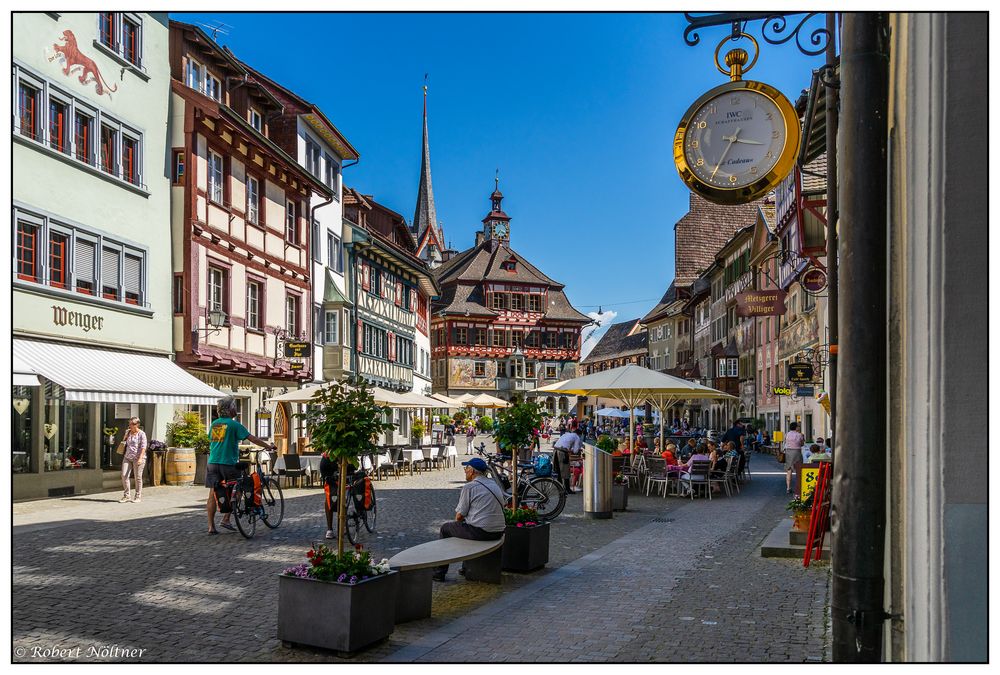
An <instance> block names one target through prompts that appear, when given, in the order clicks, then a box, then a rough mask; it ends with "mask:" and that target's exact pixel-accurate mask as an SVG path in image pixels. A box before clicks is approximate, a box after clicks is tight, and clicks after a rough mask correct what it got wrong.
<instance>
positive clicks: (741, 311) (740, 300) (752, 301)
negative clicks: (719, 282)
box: [736, 290, 788, 317]
mask: <svg viewBox="0 0 1000 675" xmlns="http://www.w3.org/2000/svg"><path fill="white" fill-rule="evenodd" d="M787 295H788V294H787V292H785V291H778V290H773V291H746V292H745V293H737V294H736V316H742V317H753V316H781V315H782V314H784V313H785V297H786V296H787Z"/></svg>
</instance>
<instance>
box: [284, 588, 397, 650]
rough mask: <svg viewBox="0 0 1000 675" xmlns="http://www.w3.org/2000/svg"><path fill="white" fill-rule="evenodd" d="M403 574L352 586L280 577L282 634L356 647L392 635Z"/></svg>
mask: <svg viewBox="0 0 1000 675" xmlns="http://www.w3.org/2000/svg"><path fill="white" fill-rule="evenodd" d="M398 584H399V573H398V572H395V571H391V572H389V573H388V574H380V575H378V576H375V577H372V578H370V579H366V580H365V581H360V582H358V583H356V584H354V585H351V584H339V583H337V582H335V581H317V580H316V579H301V578H299V577H287V576H283V575H282V576H279V577H278V639H279V640H281V641H283V642H285V643H288V644H290V645H292V646H294V645H309V646H311V647H320V648H323V649H332V650H335V651H338V652H344V653H349V652H355V651H357V650H359V649H363V648H365V647H368V646H369V645H371V644H374V643H376V642H378V641H379V640H383V639H385V638H387V637H389V635H390V634H392V630H393V628H394V627H395V625H394V621H395V613H396V589H397V586H398Z"/></svg>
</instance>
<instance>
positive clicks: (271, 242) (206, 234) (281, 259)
mask: <svg viewBox="0 0 1000 675" xmlns="http://www.w3.org/2000/svg"><path fill="white" fill-rule="evenodd" d="M170 41H171V42H170V75H171V82H170V85H171V86H170V105H169V110H170V114H171V122H172V125H171V138H170V151H169V155H168V156H169V158H170V159H169V165H168V166H169V175H170V180H171V181H172V188H171V191H172V199H171V223H172V227H173V232H174V237H173V261H174V267H173V272H174V276H173V284H172V289H173V312H174V319H173V323H174V331H173V332H174V350H175V351H176V354H177V361H178V363H181V364H182V365H183V366H184V367H185V368H187V369H188V370H189V371H190V372H191V373H193V374H195V375H196V376H197V377H199V378H200V379H202V380H204V381H205V382H208V383H210V384H212V385H213V386H215V387H217V388H219V389H221V390H223V391H225V392H227V393H231V394H233V395H235V396H236V397H237V399H238V400H239V402H240V412H239V419H240V421H241V422H243V424H245V425H246V426H247V427H248V428H250V429H251V430H253V431H258V432H266V431H270V432H271V434H270V437H271V438H273V439H274V442H275V443H277V445H278V448H279V451H280V452H288V451H289V450H293V449H295V447H296V441H297V440H298V439H297V438H296V434H295V430H294V429H293V425H292V423H291V420H290V419H289V417H288V409H287V408H286V407H284V406H281V405H278V406H277V407H274V405H273V404H270V403H269V402H268V399H269V398H270V397H271V396H273V395H275V394H277V393H281V392H282V391H284V390H286V389H290V388H295V387H296V386H298V385H299V384H300V383H302V382H308V381H311V380H312V378H313V363H312V360H311V359H310V358H304V359H299V358H294V357H289V356H286V353H287V352H286V350H285V347H286V345H288V343H292V344H294V343H296V342H305V343H309V342H310V340H311V337H312V335H313V328H312V320H313V310H312V301H311V295H312V271H313V270H312V261H311V259H310V246H311V242H310V239H311V235H312V227H311V216H312V210H313V209H312V206H311V205H312V199H313V196H314V195H318V196H319V197H320V198H322V200H324V201H326V200H330V199H331V198H332V197H333V195H334V190H333V189H332V188H330V187H329V186H328V185H327V184H326V183H325V182H324V181H323V179H322V178H321V177H319V176H316V175H314V174H313V173H311V172H310V171H307V170H306V169H304V168H303V167H302V166H301V165H300V164H299V162H298V160H297V159H296V157H295V156H293V155H292V154H289V152H287V151H286V150H284V149H283V148H282V147H281V146H279V145H278V143H276V142H275V139H274V138H272V134H273V133H274V131H277V129H275V130H272V128H271V124H272V121H273V120H275V119H276V118H279V116H280V115H281V114H282V108H283V104H282V101H281V100H279V99H278V98H277V97H276V96H275V95H274V94H273V93H272V92H271V91H270V90H269V89H268V88H267V87H265V86H263V85H262V84H261V82H260V81H258V80H257V78H256V77H254V73H252V72H251V71H249V70H247V68H246V67H245V66H244V65H243V64H242V63H240V61H239V60H238V59H237V58H236V57H235V56H234V55H233V54H232V53H231V52H230V51H229V50H228V49H224V48H222V47H220V46H219V45H217V44H216V43H215V42H214V41H213V40H212V39H211V38H210V37H208V36H207V35H206V34H205V33H204V31H202V30H201V29H200V28H198V27H197V26H193V25H190V24H185V23H180V22H176V21H172V22H171V23H170ZM284 138H285V139H286V142H288V137H287V135H286V136H285V137H284ZM220 318H221V321H220ZM268 413H271V415H272V417H271V420H273V425H272V424H271V423H270V422H269V419H268ZM202 414H203V415H204V416H206V417H207V416H209V415H211V414H213V413H212V411H211V410H203V411H202ZM264 435H267V434H266V433H265V434H264Z"/></svg>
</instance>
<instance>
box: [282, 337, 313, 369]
mask: <svg viewBox="0 0 1000 675" xmlns="http://www.w3.org/2000/svg"><path fill="white" fill-rule="evenodd" d="M311 349H312V343H311V342H286V343H285V358H286V359H304V358H306V357H308V356H309V355H310V350H311ZM293 370H301V368H299V369H295V368H293Z"/></svg>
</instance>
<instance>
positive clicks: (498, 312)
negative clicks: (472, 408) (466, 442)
mask: <svg viewBox="0 0 1000 675" xmlns="http://www.w3.org/2000/svg"><path fill="white" fill-rule="evenodd" d="M502 202H503V194H502V193H501V192H500V190H499V187H497V189H496V190H494V192H493V194H492V195H490V205H491V208H490V212H489V213H488V214H487V215H486V217H485V218H483V230H482V231H481V232H479V233H477V237H476V245H475V246H473V247H472V248H469V249H467V250H465V251H462V252H461V253H458V254H456V255H454V256H453V257H451V258H450V259H448V260H447V261H446V262H444V263H443V264H442V265H441V266H439V267H438V268H437V269H435V270H434V275H435V278H436V279H437V281H438V283H439V284H440V287H441V293H442V295H441V298H440V299H439V300H436V301H435V302H433V303H432V308H431V310H432V319H431V352H432V372H433V376H434V390H435V391H437V392H441V393H445V394H447V395H448V396H458V395H461V394H466V393H471V394H479V393H483V392H489V393H491V394H493V395H495V396H498V397H500V398H504V399H507V400H509V399H511V398H512V397H514V396H523V395H524V394H525V393H526V392H528V391H530V390H532V389H535V388H536V387H539V386H543V385H545V384H552V383H555V382H557V381H559V380H564V379H567V378H569V377H573V376H574V375H575V374H576V371H577V368H576V365H577V361H578V359H579V357H580V332H581V330H582V328H583V326H584V325H586V324H588V323H589V322H590V318H589V317H587V316H585V315H584V314H582V313H580V312H578V311H577V310H576V309H575V308H573V306H572V305H571V304H570V303H569V300H568V299H567V298H566V294H565V292H564V290H563V289H564V286H563V285H562V284H560V283H559V282H557V281H554V280H552V279H550V278H549V277H547V276H546V275H545V274H544V273H542V272H541V270H539V269H538V268H537V267H535V266H534V265H532V264H531V263H530V262H528V260H527V259H526V258H524V256H522V255H520V254H519V253H517V252H516V251H515V250H514V249H512V248H511V247H510V232H511V230H510V227H511V223H510V217H509V216H508V215H507V214H506V213H504V211H503V207H502ZM545 402H546V403H547V404H548V405H550V409H555V410H554V412H568V406H569V403H568V401H567V400H566V399H565V398H563V399H562V400H561V401H560V400H559V399H557V398H555V397H546V401H545ZM560 404H561V405H562V406H563V407H565V408H566V409H565V410H559V409H558V406H559V405H560Z"/></svg>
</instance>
